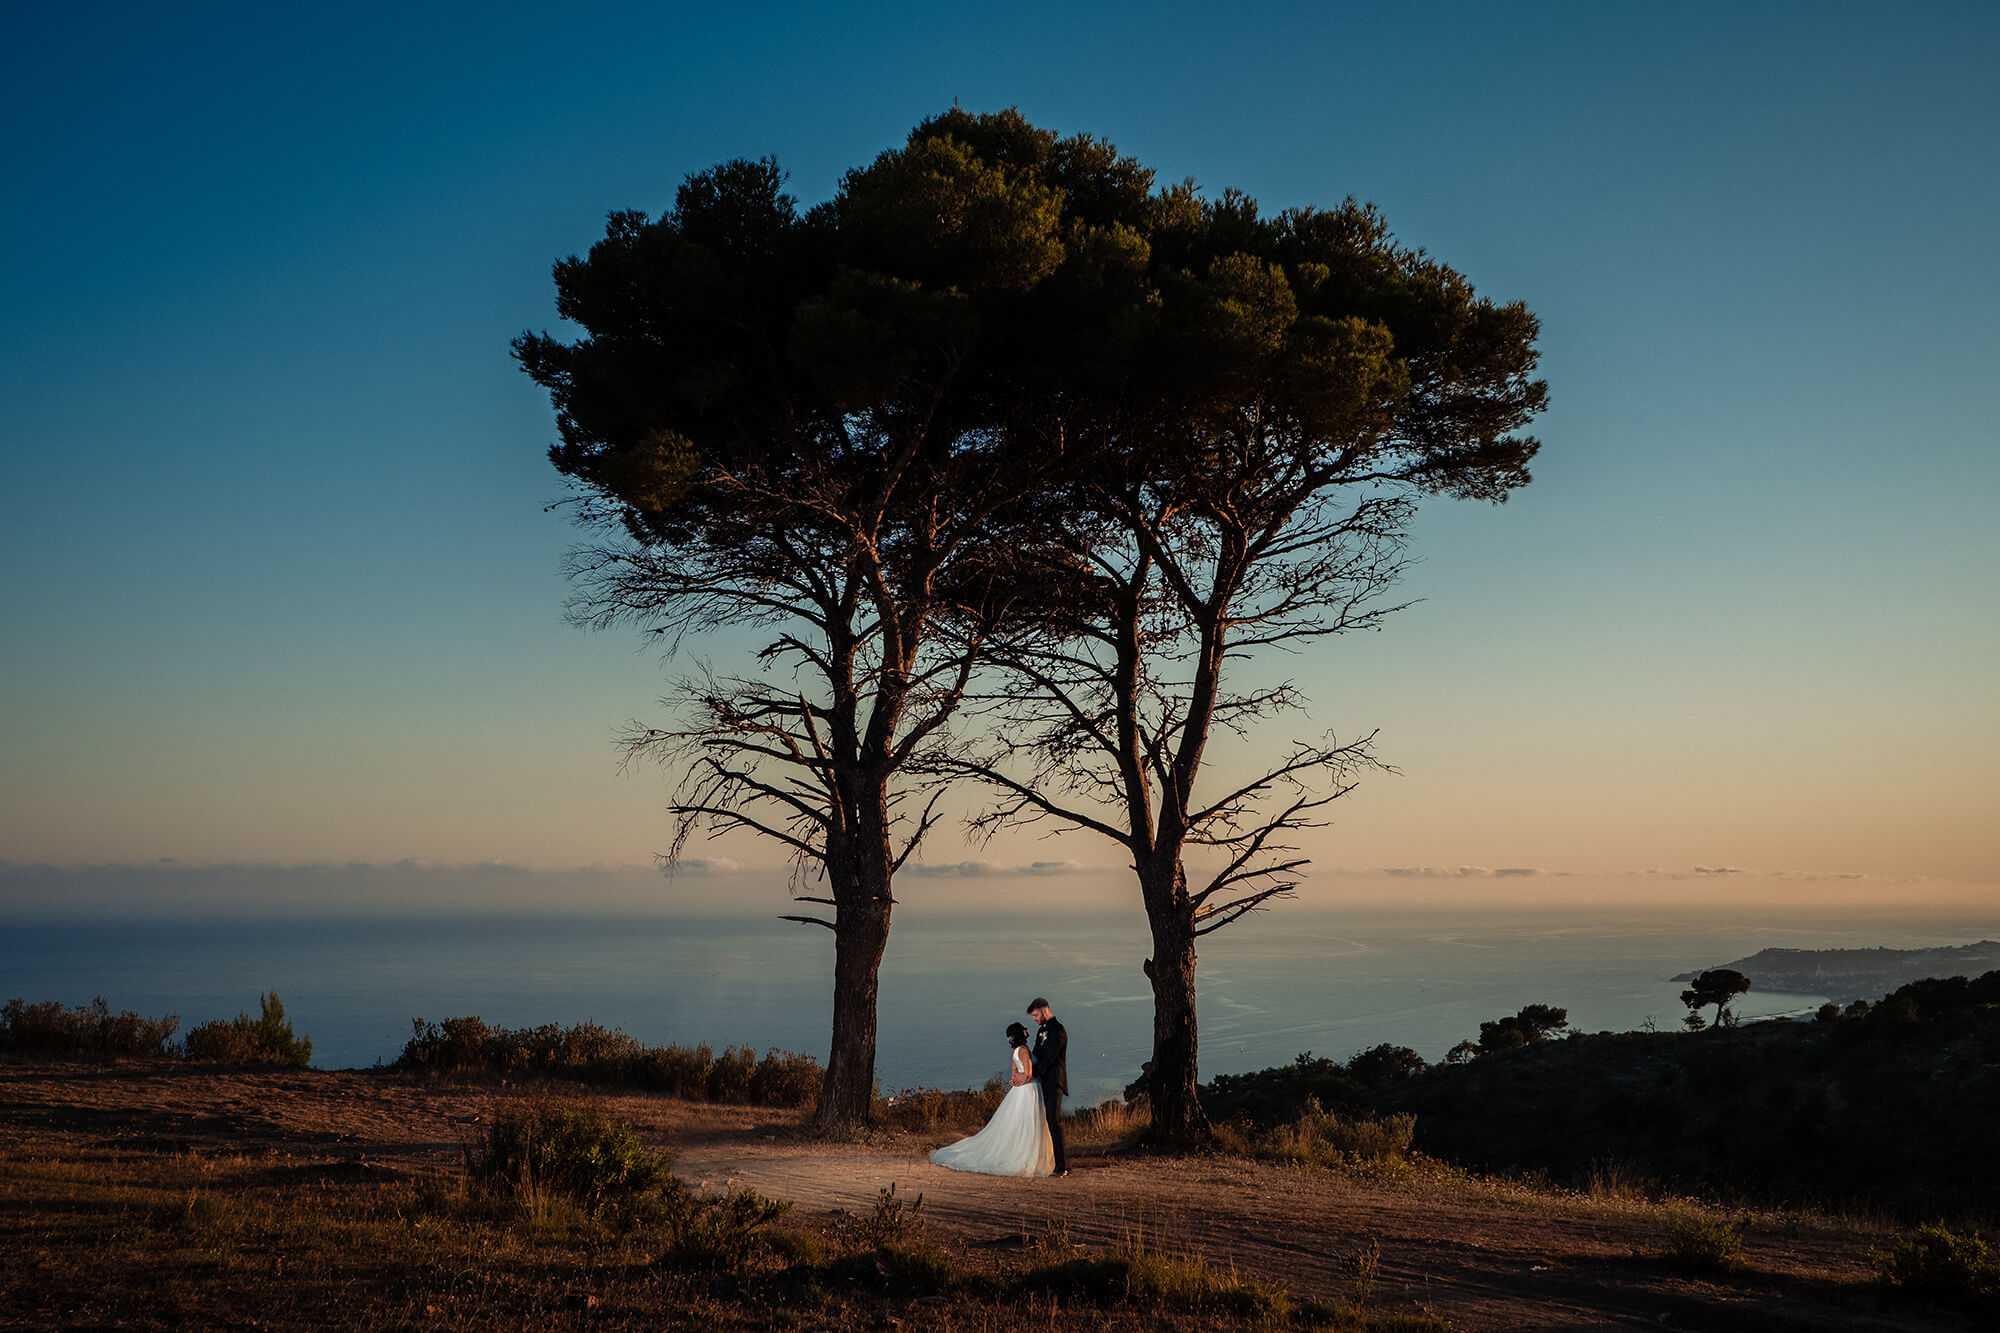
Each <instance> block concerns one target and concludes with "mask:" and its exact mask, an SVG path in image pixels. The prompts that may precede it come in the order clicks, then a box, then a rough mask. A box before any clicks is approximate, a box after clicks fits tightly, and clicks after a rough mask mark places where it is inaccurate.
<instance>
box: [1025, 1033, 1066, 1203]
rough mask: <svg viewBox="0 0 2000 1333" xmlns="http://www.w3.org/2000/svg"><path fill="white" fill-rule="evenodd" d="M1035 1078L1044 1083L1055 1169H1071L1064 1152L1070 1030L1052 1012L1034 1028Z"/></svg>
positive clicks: (1043, 1099)
mask: <svg viewBox="0 0 2000 1333" xmlns="http://www.w3.org/2000/svg"><path fill="white" fill-rule="evenodd" d="M1030 1054H1032V1055H1033V1056H1034V1058H1035V1082H1036V1083H1038V1084H1040V1085H1041V1089H1042V1106H1043V1107H1044V1108H1045V1109H1046V1110H1047V1111H1048V1113H1049V1142H1050V1144H1051V1146H1053V1147H1054V1148H1055V1157H1056V1164H1055V1167H1056V1172H1057V1173H1058V1174H1060V1173H1062V1172H1064V1171H1067V1170H1069V1157H1068V1155H1067V1154H1065V1153H1064V1152H1063V1120H1062V1099H1063V1098H1064V1097H1067V1096H1068V1095H1069V1066H1068V1063H1067V1059H1068V1056H1069V1033H1068V1032H1066V1031H1064V1029H1063V1025H1062V1024H1061V1023H1059V1022H1057V1021H1056V1016H1055V1015H1054V1014H1050V1015H1049V1017H1048V1021H1047V1022H1045V1023H1043V1024H1042V1025H1041V1027H1040V1028H1038V1029H1037V1030H1036V1032H1035V1049H1034V1050H1033V1051H1032V1052H1030Z"/></svg>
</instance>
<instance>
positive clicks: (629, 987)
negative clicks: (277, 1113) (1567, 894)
mask: <svg viewBox="0 0 2000 1333" xmlns="http://www.w3.org/2000/svg"><path fill="white" fill-rule="evenodd" d="M1994 935H2000V920H1996V919H1984V920H1974V919H1969V918H1957V919H1947V918H1934V919H1912V918H1894V917H1886V916H1881V915H1875V916H1870V917H1853V916H1850V917H1840V918H1823V919H1821V920H1820V921H1818V922H1816V923H1804V922H1800V921H1798V920H1796V919H1793V920H1788V921H1787V920H1777V919H1760V918H1758V917H1755V916H1747V915H1746V916H1738V917H1734V918H1720V919H1719V918H1716V917H1714V916H1709V917H1706V918H1701V919H1695V918H1689V917H1668V916H1661V915H1652V916H1647V915H1640V914H1635V913H1626V914H1615V915H1614V914H1603V915H1588V914H1585V915H1579V914H1577V913H1574V912H1569V913H1557V912H1535V913H1527V912H1523V913H1512V914H1492V913H1488V914H1484V915H1480V916H1469V915H1465V914H1456V915H1454V914H1447V913H1429V914H1410V913H1403V914H1396V915H1391V914H1384V913H1380V912H1373V913H1369V912H1349V913H1340V914H1335V913H1330V912H1328V911H1326V910H1324V909H1318V910H1315V909H1310V908H1304V907H1294V908H1291V909H1286V908H1279V909H1277V910H1275V911H1272V912H1269V913H1266V914H1261V915H1259V916H1257V917H1254V918H1251V919H1249V920H1246V921H1244V922H1242V923H1240V924H1238V925H1235V926H1232V927H1230V928H1229V929H1228V930H1225V931H1222V932H1219V933H1218V934H1216V935H1214V936H1211V937H1209V938H1208V939H1207V940H1206V941H1204V947H1203V948H1202V951H1201V962H1200V970H1199V973H1198V985H1199V988H1200V996H1201V1001H1200V1002H1201V1024H1202V1029H1201V1032H1202V1044H1201V1052H1202V1070H1203V1073H1204V1075H1212V1074H1218V1073H1239V1072H1242V1071H1245V1070H1250V1069H1260V1068H1264V1067H1267V1066H1269V1065H1273V1064H1278V1063H1282V1062H1285V1061H1289V1060H1290V1059H1291V1058H1292V1057H1293V1056H1295V1055H1297V1054H1299V1053H1300V1052H1303V1051H1312V1052H1315V1053H1317V1054H1320V1055H1330V1056H1334V1057H1337V1058H1345V1057H1346V1056H1348V1055H1351V1054H1352V1053H1353V1052H1355V1051H1357V1050H1360V1049H1362V1048H1365V1047H1368V1046H1372V1045H1375V1044H1376V1043H1378V1042H1385V1041H1387V1042H1395V1043H1397V1044H1399V1045H1405V1046H1412V1047H1415V1048H1416V1049H1417V1050H1418V1051H1419V1052H1421V1053H1422V1054H1423V1055H1424V1056H1425V1058H1427V1059H1436V1058H1437V1057H1439V1056H1441V1055H1442V1054H1443V1053H1444V1052H1445V1051H1446V1050H1447V1049H1449V1048H1450V1047H1451V1046H1452V1045H1453V1044H1454V1043H1456V1042H1458V1041H1459V1040H1460V1039H1461V1038H1465V1037H1471V1036H1476V1035H1477V1034H1478V1030H1479V1023H1480V1022H1481V1020H1484V1019H1490V1018H1493V1017H1496V1016H1498V1015H1500V1014H1505V1013H1512V1012H1513V1011H1514V1010H1516V1009H1518V1008H1520V1006H1522V1005H1523V1004H1528V1003H1547V1004H1556V1005H1562V1006H1564V1007H1566V1008H1567V1009H1568V1010H1569V1016H1570V1021H1571V1023H1572V1024H1574V1025H1575V1026H1578V1027H1580V1028H1583V1029H1585V1030H1587V1031H1605V1030H1610V1031H1623V1030H1629V1029H1633V1028H1638V1027H1642V1026H1644V1025H1645V1024H1647V1023H1648V1022H1652V1023H1654V1024H1657V1025H1658V1026H1659V1027H1662V1028H1666V1027H1671V1026H1674V1025H1677V1024H1678V1023H1679V1022H1680V1020H1681V1017H1682V1015H1683V1014H1684V1013H1685V1012H1686V1010H1685V1009H1684V1008H1683V1006H1682V1005H1681V1003H1680V1001H1679V998H1678V995H1679V992H1680V989H1681V984H1680V983H1676V982H1672V981H1670V980H1668V978H1670V977H1671V976H1673V975H1674V974H1675V973H1677V972H1683V971H1687V970H1689V969H1693V968H1700V967H1709V966H1714V965H1716V964H1718V963H1724V962H1728V961H1731V960H1732V959H1735V958H1739V957H1742V956H1744V955H1747V954H1751V953H1754V952H1756V951H1757V950H1758V949H1761V948H1765V947H1767V946H1771V945H1782V946H1787V947H1794V948H1858V947H1874V946H1876V945H1886V946H1889V947H1899V948H1914V947H1919V946H1924V945H1937V944H1964V943H1970V942H1972V941H1974V940H1978V939H1981V938H1990V937H1992V936H1994ZM1146 953H1147V937H1146V933H1145V927H1144V923H1143V921H1141V920H1140V919H1139V918H1137V917H1136V916H1133V917H1130V918H1127V917H1114V916H1084V915H1076V916H1065V915H1060V914H1051V913H1048V912H1039V913H1034V914H1023V915H1019V916H1010V917H994V916H972V915H956V914H942V913H934V914H932V915H929V916H925V915H923V914H922V913H919V912H905V913H904V914H903V915H901V916H899V917H898V919H897V921H896V924H895V927H894V930H893V932H892V934H891V937H890V941H889V949H888V954H887V957H886V958H885V959H884V961H883V966H882V978H881V1029H880V1046H879V1058H878V1066H877V1067H878V1070H879V1073H880V1077H881V1081H882V1083H883V1085H884V1086H885V1087H886V1088H891V1089H893V1088H899V1087H907V1086H913V1085H916V1084H927V1085H932V1086H942V1087H948V1088H949V1087H966V1086H972V1085H976V1084H979V1083H981V1082H983V1081H984V1080H985V1079H987V1078H988V1077H990V1076H992V1075H994V1074H996V1073H997V1072H999V1070H1000V1067H1001V1065H1002V1063H1003V1062H1004V1058H1005V1049H1006V1046H1005V1039H1004V1037H1003V1036H1002V1030H1003V1029H1004V1028H1005V1027H1006V1025H1007V1024H1008V1023H1009V1022H1011V1021H1013V1019H1015V1018H1016V1017H1018V1016H1019V1015H1020V1013H1021V1010H1022V1008H1023V1006H1024V1005H1025V1004H1026V1003H1027V1001H1028V1000H1029V999H1030V998H1032V997H1033V996H1034V995H1036V994H1043V995H1047V996H1048V997H1049V998H1050V999H1051V1000H1052V1001H1053V1002H1054V1005H1055V1008H1056V1011H1057V1013H1058V1014H1060V1015H1061V1017H1062V1019H1063V1021H1064V1022H1065V1023H1066V1024H1067V1025H1068V1027H1069V1030H1070V1041H1071V1055H1070V1069H1071V1073H1070V1083H1071V1091H1072V1097H1073V1100H1076V1099H1080V1100H1086V1101H1087V1100H1094V1099H1096V1098H1100V1097H1105V1096H1110V1095H1113V1094H1115V1093H1116V1092H1117V1091H1118V1090H1119V1089H1120V1088H1122V1087H1123V1086H1124V1084H1125V1083H1127V1082H1129V1081H1130V1080H1131V1079H1132V1078H1133V1077H1134V1076H1135V1075H1136V1074H1137V1073H1138V1069H1139V1065H1140V1062H1141V1061H1143V1060H1145V1059H1146V1058H1147V1056H1148V1053H1149V1050H1150V1046H1151V1022H1152V1013H1151V993H1150V991H1149V990H1148V988H1147V984H1146V980H1145V977H1144V976H1143V975H1142V974H1141V972H1140V970H1139V964H1140V962H1141V960H1142V959H1143V958H1144V957H1145V956H1146ZM832 963H833V944H832V937H831V935H830V934H828V932H826V931H825V930H823V929H820V928H818V927H801V926H797V925H791V924H788V923H784V922H779V921H775V920H772V919H770V918H767V917H760V918H747V919H734V918H716V917H685V918H669V917H661V916H627V917H609V916H570V917H560V916H476V915H465V916H455V917H450V918H441V919H427V920H413V919H408V918H387V917H381V918H370V919H341V920H318V921H302V920H285V921H242V920H230V921H194V920H163V921H153V922H136V923H135V922H132V921H120V922H117V923H111V924H107V923H106V922H103V921H100V920H93V921H85V920H38V921H32V922H16V923H9V922H5V921H0V999H6V998H11V997H14V996H20V997H22V998H25V999H29V1000H60V1001H62V1002H63V1003H66V1004H82V1003H87V1002H88V1001H89V1000H90V999H91V998H92V997H93V996H96V995H103V996H104V997H105V998H106V999H107V1000H108V1001H109V1002H110V1003H111V1005H112V1007H113V1008H114V1009H135V1010H138V1011H140V1012H142V1013H148V1014H160V1013H169V1012H173V1013H178V1014H179V1015H180V1016H181V1020H182V1030H183V1031H185V1030H186V1028H187V1027H190V1026H192V1025H193V1024H195V1023H198V1022H202V1021H205V1020H207V1019H212V1018H227V1017H230V1016H232V1015H234V1014H235V1013H237V1012H238V1011H239V1010H246V1009H247V1010H250V1011H252V1012H254V1011H255V1009H256V1007H257V996H258V993H259V992H261V991H265V990H273V989H275V990H276V991H278V992H279V994H280V995H282V997H283V998H284V1002H285V1009H286V1012H287V1014H288V1015H289V1016H290V1017H291V1019H292V1022H293V1027H294V1030H296V1031H298V1032H300V1033H301V1034H304V1035H307V1036H310V1037H311V1038H312V1042H313V1057H314V1059H313V1063H314V1064H316V1065H318V1066H320V1067H321V1068H346V1067H355V1066H367V1065H372V1064H374V1063H376V1062H378V1061H381V1062H385V1063H386V1062H388V1061H391V1060H393V1059H394V1058H395V1057H396V1055H397V1053H398V1052H399V1051H400V1050H401V1049H402V1045H403V1043H404V1042H405V1041H406V1040H407V1039H408V1038H409V1035H410V1029H411V1020H412V1019H414V1018H420V1017H421V1018H426V1019H442V1018H446V1017H453V1016H458V1015H465V1014H477V1015H478V1016H480V1017H481V1018H484V1019H485V1020H486V1021H487V1022H489V1023H493V1024H498V1025H501V1026H506V1027H524V1026H534V1025H537V1024H541V1023H550V1022H555V1023H563V1024H569V1023H575V1022H580V1021H584V1020H590V1021H594V1022H598V1023H602V1024H604V1025H606V1026H609V1027H621V1028H623V1029H625V1030H626V1031H627V1032H629V1033H631V1034H632V1035H633V1036H634V1037H637V1038H639V1039H640V1040H641V1041H644V1042H647V1043H649V1044H657V1043H666V1042H681V1043H683V1044H694V1043H697V1042H704V1041H705V1042H708V1043H710V1044H711V1045H714V1046H718V1047H719V1046H722V1045H734V1044H748V1045H750V1046H753V1047H757V1048H759V1049H760V1050H761V1049H763V1048H767V1047H772V1046H777V1047H782V1048H785V1049H787V1050H797V1051H806V1052H810V1053H812V1054H815V1055H818V1056H820V1057H821V1058H824V1056H825V1053H826V1041H827V1031H828V1025H829V1019H828V1013H829V991H830V988H831V984H832V981H831V977H832ZM1821 998H1822V997H1819V996H1798V995H1777V994H1769V993H1760V992H1756V991H1753V992H1751V994H1750V995H1748V996H1747V997H1745V999H1744V1001H1743V1002H1742V1005H1741V1008H1742V1011H1743V1014H1744V1016H1745V1017H1763V1016H1770V1015H1777V1014H1795V1013H1805V1012H1810V1010H1811V1009H1812V1008H1814V1007H1816V1006H1817V1005H1818V1004H1819V1002H1820V999H1821Z"/></svg>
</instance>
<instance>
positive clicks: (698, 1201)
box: [668, 1190, 817, 1272]
mask: <svg viewBox="0 0 2000 1333" xmlns="http://www.w3.org/2000/svg"><path fill="white" fill-rule="evenodd" d="M668 1198H669V1200H670V1202H671V1203H672V1204H673V1205H674V1206H673V1207H672V1208H671V1209H670V1211H669V1216H668V1225H669V1232H670V1235H671V1238H672V1244H673V1247H674V1252H675V1254H676V1255H677V1257H679V1258H680V1259H681V1260H682V1261H683V1262H685V1263H689V1264H693V1265H696V1266H698V1267H704V1268H714V1269H720V1270H722V1271H725V1272H740V1271H742V1270H743V1269H745V1268H750V1267H754V1266H756V1265H757V1264H759V1263H760V1262H761V1261H763V1260H764V1259H766V1258H767V1257H769V1258H777V1259H781V1260H794V1261H796V1260H798V1259H800V1258H804V1257H807V1256H815V1257H816V1255H817V1245H816V1243H815V1242H814V1241H813V1239H812V1237H810V1236H806V1235H803V1234H802V1233H797V1232H779V1231H775V1230H772V1229H771V1223H773V1222H775V1221H777V1220H778V1219H779V1218H781V1217H783V1216H784V1215H785V1214H786V1213H787V1212H789V1211H791V1207H792V1205H791V1202H790V1200H786V1199H767V1198H765V1197H764V1196H763V1195H761V1194H758V1193H757V1192H756V1191H754V1190H739V1191H737V1192H736V1193H734V1194H725V1195H719V1196H716V1197H713V1198H710V1197H702V1196H696V1195H689V1194H686V1193H681V1192H676V1193H672V1194H670V1195H668ZM808 1261H810V1260H808Z"/></svg>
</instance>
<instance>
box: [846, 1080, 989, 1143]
mask: <svg viewBox="0 0 2000 1333" xmlns="http://www.w3.org/2000/svg"><path fill="white" fill-rule="evenodd" d="M1008 1091H1009V1089H1008V1085H1007V1084H1005V1083H1002V1082H1001V1081H1000V1080H999V1079H997V1078H993V1079H988V1080H987V1081H986V1086H985V1087H983V1088H979V1089H977V1090H972V1089H967V1090H962V1091H956V1092H946V1091H944V1090H943V1089H941V1088H904V1089H903V1090H902V1091H901V1092H898V1093H896V1094H895V1095H893V1096H890V1097H877V1098H876V1099H875V1102H874V1106H873V1108H872V1110H871V1111H870V1115H869V1118H870V1119H871V1120H873V1121H875V1123H877V1124H880V1125H888V1126H893V1127H895V1128H897V1129H907V1130H910V1131H912V1132H914V1133H928V1132H930V1131H932V1130H937V1129H979V1128H981V1127H982V1126H984V1125H985V1124H986V1122H987V1121H988V1120H990V1119H992V1118H993V1113H994V1112H995V1111H997V1110H998V1109H999V1108H1000V1101H1001V1099H1002V1098H1004V1097H1005V1096H1006V1095H1007V1093H1008Z"/></svg>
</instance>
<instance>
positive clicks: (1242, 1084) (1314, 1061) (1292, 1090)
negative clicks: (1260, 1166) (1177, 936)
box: [1127, 1042, 1427, 1129]
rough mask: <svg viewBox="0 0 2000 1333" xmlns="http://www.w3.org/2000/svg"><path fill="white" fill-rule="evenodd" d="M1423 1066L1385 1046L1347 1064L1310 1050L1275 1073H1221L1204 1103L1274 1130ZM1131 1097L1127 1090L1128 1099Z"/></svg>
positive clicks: (1408, 1053) (1223, 1116)
mask: <svg viewBox="0 0 2000 1333" xmlns="http://www.w3.org/2000/svg"><path fill="white" fill-rule="evenodd" d="M1425 1068H1427V1066H1426V1065H1425V1064H1424V1061H1423V1057H1422V1056H1420V1055H1418V1054H1417V1053H1416V1052H1415V1051H1413V1050H1411V1049H1410V1048H1409V1047H1407V1046H1393V1045H1390V1044H1388V1043H1386V1042H1385V1043H1384V1044H1382V1045H1380V1046H1375V1047H1371V1048H1370V1049H1368V1050H1365V1051H1360V1052H1357V1053H1356V1054H1355V1055H1354V1056H1352V1057H1350V1058H1349V1059H1348V1061H1347V1063H1346V1064H1339V1063H1337V1062H1335V1061H1333V1060H1329V1059H1326V1058H1325V1057H1323V1056H1320V1057H1316V1056H1314V1055H1313V1053H1312V1052H1311V1051H1306V1052H1303V1053H1302V1054H1300V1055H1299V1056H1298V1057H1296V1058H1295V1059H1294V1060H1293V1061H1292V1063H1290V1064H1288V1065H1279V1066H1277V1067H1276V1068H1273V1069H1260V1070H1256V1071H1253V1072H1251V1073H1248V1074H1218V1075H1216V1077H1215V1078H1214V1079H1213V1080H1212V1081H1211V1082H1209V1083H1207V1084H1204V1085H1203V1087H1202V1089H1201V1100H1202V1105H1203V1106H1204V1107H1205V1108H1206V1109H1207V1111H1208V1113H1209V1115H1210V1116H1212V1117H1213V1118H1215V1119H1216V1120H1240V1121H1242V1122H1244V1123H1246V1124H1248V1125H1249V1126H1251V1127H1252V1128H1253V1129H1270V1128H1272V1127H1274V1126H1276V1125H1280V1124H1283V1123H1285V1122H1287V1121H1290V1120H1292V1119H1294V1118H1295V1117H1297V1116H1298V1115H1299V1114H1300V1113H1301V1112H1303V1111H1304V1110H1305V1109H1306V1107H1307V1106H1308V1105H1309V1104H1311V1105H1313V1106H1314V1107H1319V1106H1340V1105H1345V1104H1347V1103H1349V1102H1351V1101H1353V1100H1354V1098H1355V1097H1357V1096H1358V1095H1360V1093H1361V1092H1362V1090H1364V1089H1367V1088H1371V1087H1379V1086H1382V1085H1385V1084H1393V1083H1398V1082H1400V1081H1402V1080H1404V1079H1407V1078H1412V1077H1414V1076H1416V1075H1417V1074H1420V1073H1422V1072H1423V1071H1424V1069H1425ZM1135 1086H1136V1085H1135ZM1131 1093H1132V1090H1131V1089H1128V1090H1127V1095H1128V1097H1129V1096H1130V1095H1131Z"/></svg>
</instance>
